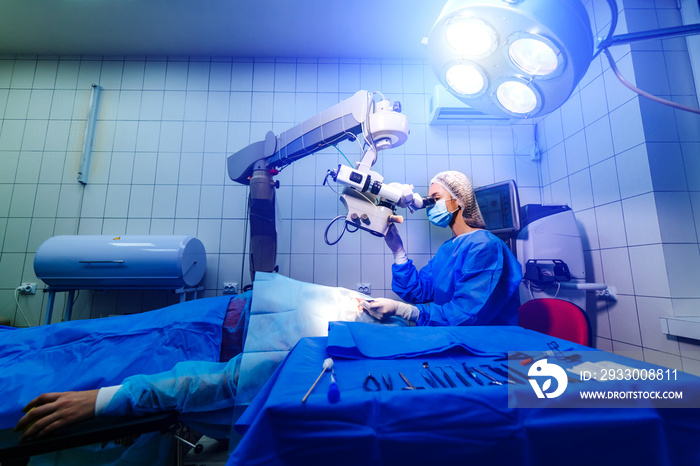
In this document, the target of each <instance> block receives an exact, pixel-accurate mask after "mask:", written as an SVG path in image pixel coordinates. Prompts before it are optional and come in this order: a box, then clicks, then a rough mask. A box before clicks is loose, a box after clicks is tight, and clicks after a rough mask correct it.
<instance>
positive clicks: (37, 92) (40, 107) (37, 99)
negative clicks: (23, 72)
mask: <svg viewBox="0 0 700 466" xmlns="http://www.w3.org/2000/svg"><path fill="white" fill-rule="evenodd" d="M52 100H53V90H52V89H34V90H32V92H31V97H30V98H29V108H28V109H27V118H29V119H45V118H48V117H49V114H50V112H51V101H52Z"/></svg>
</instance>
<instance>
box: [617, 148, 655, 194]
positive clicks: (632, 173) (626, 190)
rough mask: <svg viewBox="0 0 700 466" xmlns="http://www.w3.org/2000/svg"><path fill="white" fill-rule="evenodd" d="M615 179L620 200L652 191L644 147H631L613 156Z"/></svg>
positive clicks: (647, 159)
mask: <svg viewBox="0 0 700 466" xmlns="http://www.w3.org/2000/svg"><path fill="white" fill-rule="evenodd" d="M615 163H616V166H617V179H618V182H619V185H620V195H621V196H622V198H623V199H624V198H627V197H631V196H637V195H639V194H644V193H648V192H651V191H652V190H653V185H652V177H651V170H650V168H649V158H648V156H647V151H646V145H640V146H636V147H633V148H632V149H629V150H627V151H625V152H622V153H619V154H617V155H616V156H615Z"/></svg>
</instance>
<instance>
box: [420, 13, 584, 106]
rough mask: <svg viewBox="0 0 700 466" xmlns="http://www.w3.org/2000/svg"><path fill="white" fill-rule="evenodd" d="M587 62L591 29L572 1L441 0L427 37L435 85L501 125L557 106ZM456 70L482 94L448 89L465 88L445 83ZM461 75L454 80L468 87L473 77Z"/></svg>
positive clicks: (574, 83)
mask: <svg viewBox="0 0 700 466" xmlns="http://www.w3.org/2000/svg"><path fill="white" fill-rule="evenodd" d="M592 56H593V37H592V33H591V24H590V20H589V18H588V14H587V13H586V9H585V8H584V6H583V5H582V3H581V1H580V0H556V2H552V1H551V0H520V1H513V0H448V2H447V3H446V5H445V7H444V8H443V10H442V13H441V14H440V17H439V18H438V19H437V21H436V22H435V25H434V26H433V28H432V30H431V31H430V36H429V37H428V58H429V60H430V63H431V65H432V67H433V70H434V71H435V73H436V74H437V75H438V79H439V80H440V82H441V83H442V84H443V85H444V86H445V87H447V89H448V90H449V91H450V92H451V93H453V94H454V95H455V96H457V97H458V98H459V99H461V100H463V101H464V102H466V103H467V104H469V106H471V107H473V108H475V109H477V110H481V111H482V112H484V113H489V114H492V115H497V116H506V117H509V118H532V117H537V116H542V115H545V114H547V113H549V112H551V111H552V110H554V109H556V108H558V107H559V106H561V105H562V104H563V103H564V102H565V101H566V99H568V98H569V96H570V95H571V93H572V92H573V91H574V89H575V88H576V85H577V84H578V82H579V80H580V79H581V78H582V77H583V75H584V73H585V72H586V70H587V69H588V65H589V64H590V61H591V57H592ZM465 60H469V64H468V65H466V64H464V61H465ZM454 63H460V64H461V65H453V66H450V64H454ZM456 66H462V67H465V66H470V67H471V69H470V70H479V71H478V74H479V75H480V77H481V79H482V80H483V84H482V87H480V88H479V89H478V91H477V92H473V90H474V88H476V87H477V85H476V84H474V85H473V87H469V88H468V90H469V91H472V92H465V88H464V86H463V85H462V87H455V86H456V85H457V83H460V84H461V83H463V82H465V80H466V78H461V77H460V79H455V78H454V76H452V75H450V76H449V77H448V74H450V73H456V72H457V71H456V70H455V67H456ZM462 67H461V68H458V69H459V70H461V71H460V76H461V75H462V74H468V75H471V76H472V77H473V79H472V80H470V81H469V82H473V83H476V82H477V81H478V78H477V77H476V73H475V72H474V71H467V68H462ZM452 70H454V71H452Z"/></svg>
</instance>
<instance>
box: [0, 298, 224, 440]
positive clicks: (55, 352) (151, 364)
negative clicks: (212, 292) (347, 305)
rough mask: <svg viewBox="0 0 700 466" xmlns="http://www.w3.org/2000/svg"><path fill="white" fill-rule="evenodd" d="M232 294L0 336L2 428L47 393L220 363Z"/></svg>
mask: <svg viewBox="0 0 700 466" xmlns="http://www.w3.org/2000/svg"><path fill="white" fill-rule="evenodd" d="M229 300H230V297H229V296H222V297H217V298H206V299H199V300H193V301H188V302H185V303H180V304H176V305H173V306H169V307H166V308H163V309H159V310H156V311H150V312H145V313H142V314H134V315H128V316H119V317H108V318H103V319H92V320H78V321H70V322H63V323H57V324H53V325H48V326H41V327H33V328H28V329H22V330H15V331H6V332H0V393H2V397H3V401H2V403H1V404H0V428H7V427H14V425H15V423H16V422H17V420H18V419H19V418H20V417H21V415H22V414H21V409H22V408H23V407H24V406H25V405H26V404H27V403H28V402H29V401H31V400H32V399H34V398H35V397H37V396H38V395H40V394H42V393H46V392H58V391H70V390H88V389H93V388H99V387H103V386H109V385H117V384H120V383H121V382H122V381H123V380H124V379H125V378H126V377H128V376H131V375H135V374H154V373H158V372H163V371H167V370H170V369H172V368H173V366H174V365H175V364H176V363H178V362H180V361H212V362H217V361H219V353H220V346H221V332H222V323H223V319H224V315H225V313H226V308H227V305H228V302H229Z"/></svg>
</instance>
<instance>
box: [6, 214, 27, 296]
mask: <svg viewBox="0 0 700 466" xmlns="http://www.w3.org/2000/svg"><path fill="white" fill-rule="evenodd" d="M31 224H32V219H31V218H29V217H27V218H12V217H10V218H8V219H7V227H6V230H5V241H4V242H3V255H5V254H6V253H12V252H26V251H27V244H28V238H29V228H30V226H31ZM15 286H17V285H15ZM13 288H14V287H13Z"/></svg>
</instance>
